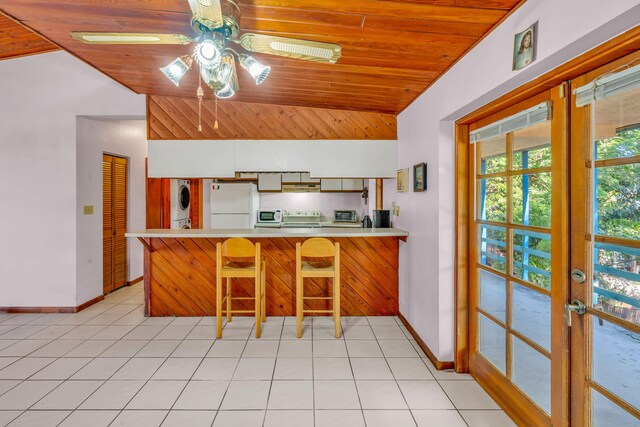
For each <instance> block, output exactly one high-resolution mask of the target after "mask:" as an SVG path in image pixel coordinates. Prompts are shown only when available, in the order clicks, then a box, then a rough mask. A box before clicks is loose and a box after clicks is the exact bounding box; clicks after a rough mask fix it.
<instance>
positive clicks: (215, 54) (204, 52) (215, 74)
mask: <svg viewBox="0 0 640 427" xmlns="http://www.w3.org/2000/svg"><path fill="white" fill-rule="evenodd" d="M187 1H188V3H189V7H190V8H191V12H192V19H191V27H192V29H193V30H194V31H195V33H196V37H193V38H192V37H189V36H186V35H182V34H156V33H107V32H75V31H74V32H72V33H71V37H73V38H74V39H75V40H78V41H81V42H83V43H87V44H178V45H186V44H190V43H196V47H195V49H194V51H193V53H192V54H191V55H182V56H180V57H178V58H176V59H174V60H173V61H172V62H171V63H170V64H169V65H167V66H165V67H161V68H160V71H162V73H163V74H164V75H165V76H166V77H167V78H168V79H169V80H170V81H171V82H172V83H173V84H174V85H176V86H179V84H180V80H181V79H182V78H183V77H184V76H185V74H186V73H187V72H188V71H189V69H191V66H192V64H193V61H194V60H195V62H197V63H198V67H199V71H200V73H199V74H200V75H199V78H201V79H202V80H204V81H205V83H206V84H207V86H209V87H210V88H211V90H212V91H213V93H214V94H215V96H216V97H217V98H222V99H228V98H231V97H232V96H233V95H235V93H236V92H237V91H238V90H239V84H238V75H237V71H236V57H237V61H238V62H239V63H240V66H241V67H242V68H243V69H244V70H245V71H247V72H248V73H249V74H250V75H251V77H252V78H253V80H254V81H255V83H256V85H260V84H262V83H263V82H264V81H265V80H266V78H267V77H268V76H269V73H270V72H271V67H269V66H266V65H264V64H262V63H260V62H259V61H258V60H256V59H255V58H253V57H252V56H250V55H248V54H246V53H238V52H236V51H235V50H233V49H231V48H230V47H228V46H227V44H228V43H227V42H231V43H234V44H236V45H238V46H239V47H241V48H242V49H244V50H245V51H248V52H256V53H262V54H267V55H275V56H282V57H286V58H295V59H301V60H305V61H313V62H324V63H332V64H335V63H336V61H337V60H338V59H339V58H340V56H341V54H342V49H341V47H340V46H339V45H337V44H333V43H323V42H317V41H311V40H300V39H292V38H288V37H278V36H269V35H265V34H252V33H245V34H242V35H240V26H239V22H240V8H239V7H238V5H237V4H236V3H235V2H234V1H233V0H187ZM223 11H224V13H223ZM234 55H235V57H234ZM196 95H197V97H198V99H199V100H200V101H201V100H202V96H203V95H204V94H203V93H202V85H199V87H198V91H197V93H196ZM200 103H201V102H200Z"/></svg>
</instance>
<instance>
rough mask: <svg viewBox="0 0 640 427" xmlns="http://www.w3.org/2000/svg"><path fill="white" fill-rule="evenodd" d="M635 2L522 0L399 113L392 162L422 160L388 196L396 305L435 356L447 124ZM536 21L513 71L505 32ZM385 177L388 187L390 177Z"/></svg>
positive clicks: (615, 23)
mask: <svg viewBox="0 0 640 427" xmlns="http://www.w3.org/2000/svg"><path fill="white" fill-rule="evenodd" d="M639 17H640V5H639V2H638V0H617V1H615V2H607V1H602V0H562V1H557V0H529V1H527V2H526V3H525V4H524V5H523V6H522V7H520V9H518V10H517V11H516V12H515V13H514V14H513V15H512V16H510V17H509V18H508V19H507V20H506V21H505V22H503V23H502V25H501V26H500V27H498V28H497V29H496V30H494V31H493V32H492V33H491V34H490V35H489V36H488V37H487V38H485V39H484V40H483V41H482V42H481V43H480V44H479V45H478V46H476V47H475V48H474V49H473V50H472V51H471V52H470V53H469V54H467V55H466V56H465V57H464V58H463V59H462V60H461V61H459V62H458V63H457V64H456V65H455V66H454V67H453V68H452V69H451V70H449V72H447V73H446V74H445V75H444V76H443V77H442V78H441V79H440V80H438V81H437V82H436V83H435V84H434V85H433V86H432V87H431V88H429V90H427V91H426V92H425V93H424V94H423V95H421V96H420V97H419V98H418V99H417V100H416V101H415V102H414V103H413V104H412V105H411V106H409V108H407V109H406V110H405V111H404V112H403V113H401V114H400V115H399V117H398V140H399V144H398V145H399V153H398V168H407V167H409V168H410V167H411V166H412V165H413V164H416V163H418V162H427V165H428V171H427V181H428V184H427V185H428V189H427V192H426V193H413V192H409V193H402V194H398V193H396V190H395V183H394V182H393V180H389V183H388V184H387V185H385V194H384V202H385V208H386V207H387V206H388V205H390V204H391V202H393V201H396V202H397V203H398V204H399V205H400V207H401V215H400V217H398V218H395V226H396V227H399V228H402V229H405V230H408V231H409V232H410V236H409V240H408V243H407V244H406V245H401V271H400V280H401V284H400V310H401V312H402V313H403V314H404V316H405V317H406V318H407V319H408V320H409V322H410V323H411V325H412V326H413V327H414V328H415V330H416V331H417V332H418V334H420V336H421V338H422V339H423V340H424V341H425V343H426V344H427V345H428V346H429V348H430V349H431V350H432V351H433V352H434V354H435V355H436V357H438V358H439V359H440V360H453V350H454V278H453V268H454V140H453V136H454V122H455V120H456V119H458V118H460V117H462V116H464V115H465V114H467V113H469V112H472V111H474V110H476V109H477V108H479V107H481V106H482V105H484V104H486V103H488V102H489V101H491V100H493V99H495V98H497V97H499V96H500V95H503V94H505V93H507V92H509V91H510V90H512V89H514V88H517V87H519V86H521V85H522V84H524V83H525V82H527V81H530V80H532V79H534V78H536V77H538V76H539V75H541V74H544V73H545V72H547V71H549V70H552V69H553V68H555V67H557V66H558V65H560V64H562V63H564V62H566V61H568V60H570V59H572V58H574V57H576V56H578V55H579V54H581V53H584V52H586V51H588V50H589V49H591V48H593V47H595V46H597V45H599V44H601V43H603V42H605V41H607V40H609V39H611V38H612V37H615V36H616V35H618V34H620V33H622V32H624V31H626V30H627V29H630V28H632V27H634V26H635V25H637V24H638V22H639ZM535 21H538V51H537V60H536V61H535V62H534V63H533V64H532V65H530V66H529V67H527V68H525V69H523V70H520V71H519V72H513V71H511V59H512V49H513V36H514V34H515V33H517V32H520V31H522V30H524V29H526V28H527V27H529V26H530V25H531V24H532V23H533V22H535ZM391 184H393V186H392V185H391Z"/></svg>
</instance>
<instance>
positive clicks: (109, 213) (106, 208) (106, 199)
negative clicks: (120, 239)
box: [102, 155, 113, 294]
mask: <svg viewBox="0 0 640 427" xmlns="http://www.w3.org/2000/svg"><path fill="white" fill-rule="evenodd" d="M112 177H113V157H111V156H107V155H103V156H102V253H103V255H102V264H103V268H102V271H103V273H102V288H103V292H104V293H105V294H106V293H109V292H111V291H112V290H113V208H112V206H113V178H112Z"/></svg>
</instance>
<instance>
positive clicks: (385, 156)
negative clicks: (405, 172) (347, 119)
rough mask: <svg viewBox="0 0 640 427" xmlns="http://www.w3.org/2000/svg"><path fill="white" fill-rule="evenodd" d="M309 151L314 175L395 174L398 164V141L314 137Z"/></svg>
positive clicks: (333, 176)
mask: <svg viewBox="0 0 640 427" xmlns="http://www.w3.org/2000/svg"><path fill="white" fill-rule="evenodd" d="M314 142H315V141H314ZM309 151H310V154H311V160H310V163H311V164H310V169H309V171H310V172H311V176H313V177H315V178H324V177H327V178H336V177H342V178H395V176H396V170H397V168H398V143H397V141H377V140H375V141H374V140H358V141H351V140H349V141H347V140H344V141H317V143H316V144H312V145H311V146H310V150H309Z"/></svg>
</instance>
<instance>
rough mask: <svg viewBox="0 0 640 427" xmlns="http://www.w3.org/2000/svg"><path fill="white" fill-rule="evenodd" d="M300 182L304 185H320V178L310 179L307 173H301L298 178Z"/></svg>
mask: <svg viewBox="0 0 640 427" xmlns="http://www.w3.org/2000/svg"><path fill="white" fill-rule="evenodd" d="M300 182H302V183H304V184H318V183H320V178H311V174H310V173H309V172H303V173H302V174H301V176H300Z"/></svg>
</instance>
